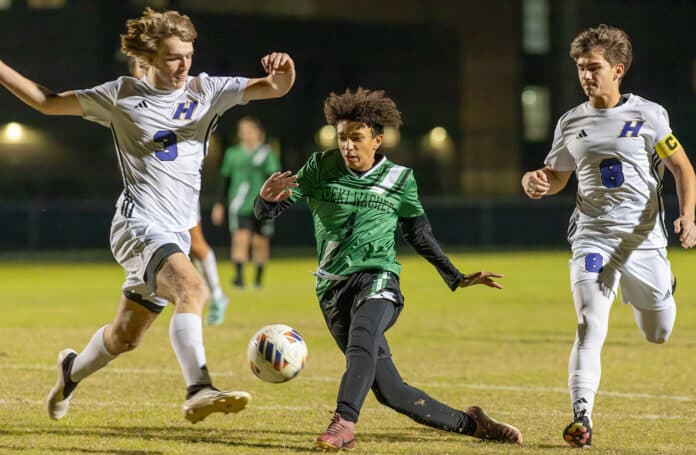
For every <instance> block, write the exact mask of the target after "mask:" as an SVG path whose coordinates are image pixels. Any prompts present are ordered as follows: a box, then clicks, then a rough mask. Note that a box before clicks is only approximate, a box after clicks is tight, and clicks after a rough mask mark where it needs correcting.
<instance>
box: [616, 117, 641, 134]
mask: <svg viewBox="0 0 696 455" xmlns="http://www.w3.org/2000/svg"><path fill="white" fill-rule="evenodd" d="M643 123H645V120H629V121H627V122H624V127H623V129H622V130H621V134H619V137H628V136H633V137H636V136H638V131H640V128H641V127H642V126H643Z"/></svg>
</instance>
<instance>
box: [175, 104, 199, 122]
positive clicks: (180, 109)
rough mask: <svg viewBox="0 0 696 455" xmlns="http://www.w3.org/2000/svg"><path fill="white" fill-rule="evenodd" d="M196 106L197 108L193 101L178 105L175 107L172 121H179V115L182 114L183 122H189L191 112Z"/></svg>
mask: <svg viewBox="0 0 696 455" xmlns="http://www.w3.org/2000/svg"><path fill="white" fill-rule="evenodd" d="M196 106H198V103H196V102H195V101H187V102H185V103H179V104H178V106H177V107H176V111H174V116H173V117H172V118H173V119H174V120H181V115H182V114H184V119H185V120H191V116H192V115H193V111H194V110H195V109H196Z"/></svg>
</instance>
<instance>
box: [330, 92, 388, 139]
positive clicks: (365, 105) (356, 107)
mask: <svg viewBox="0 0 696 455" xmlns="http://www.w3.org/2000/svg"><path fill="white" fill-rule="evenodd" d="M324 116H325V117H326V122H327V123H328V124H329V125H333V126H336V124H337V123H338V122H339V121H341V120H349V121H355V122H361V123H364V124H365V125H367V126H369V127H370V128H371V129H372V133H373V134H381V133H382V132H383V131H384V127H385V126H392V127H394V128H399V127H400V126H401V112H399V110H398V109H397V107H396V103H394V101H393V100H392V99H391V98H389V97H387V96H385V94H384V90H368V89H364V88H362V87H358V89H357V90H356V91H355V92H351V91H350V89H346V91H345V92H344V93H342V94H341V95H337V94H336V93H334V92H331V94H330V95H329V97H328V98H326V101H324Z"/></svg>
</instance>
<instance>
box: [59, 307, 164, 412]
mask: <svg viewBox="0 0 696 455" xmlns="http://www.w3.org/2000/svg"><path fill="white" fill-rule="evenodd" d="M150 306H151V307H152V308H153V309H148V308H146V307H145V306H143V305H142V304H140V303H136V302H134V301H132V300H129V299H127V298H126V297H125V296H121V301H120V303H119V307H118V310H117V312H116V316H115V317H114V319H113V321H112V322H111V324H108V325H105V326H103V327H101V328H100V329H99V330H97V331H96V333H95V334H94V335H93V336H92V338H91V339H90V341H89V342H88V343H87V345H86V346H85V348H84V349H83V350H82V352H80V353H79V354H78V353H77V352H75V351H73V350H72V349H65V350H63V351H61V353H60V354H59V356H58V380H57V382H56V385H55V386H54V387H53V389H51V392H50V393H49V396H48V399H47V410H48V414H49V416H50V417H51V418H52V419H60V418H62V417H64V416H65V414H66V413H67V412H68V409H69V407H70V402H71V400H72V393H73V391H74V390H75V387H77V384H78V383H79V382H80V381H82V380H83V379H85V378H87V377H88V376H90V375H91V374H93V373H95V372H96V371H98V370H100V369H102V368H104V367H105V366H107V365H108V364H109V362H111V361H112V360H113V359H115V358H116V357H117V356H118V355H120V354H122V353H124V352H127V351H131V350H133V349H135V348H136V347H137V346H138V344H139V342H140V340H141V339H142V337H143V335H144V334H145V332H146V331H147V329H148V328H149V327H150V325H151V324H152V322H153V321H154V320H155V318H156V317H157V315H158V314H159V312H160V311H161V309H162V307H156V306H152V305H150Z"/></svg>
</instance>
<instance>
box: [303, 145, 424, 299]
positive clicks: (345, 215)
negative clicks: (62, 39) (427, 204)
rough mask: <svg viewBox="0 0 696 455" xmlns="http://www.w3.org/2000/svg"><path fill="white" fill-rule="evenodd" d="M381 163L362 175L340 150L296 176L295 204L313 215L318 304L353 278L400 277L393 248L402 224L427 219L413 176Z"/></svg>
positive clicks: (316, 155) (318, 158)
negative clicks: (363, 274) (366, 274)
mask: <svg viewBox="0 0 696 455" xmlns="http://www.w3.org/2000/svg"><path fill="white" fill-rule="evenodd" d="M376 159H377V160H378V161H377V163H375V165H374V166H373V167H372V169H370V170H369V171H367V172H366V173H364V174H362V175H358V174H356V173H355V172H353V171H351V170H350V169H349V168H348V167H347V166H346V165H345V162H344V160H343V157H342V156H341V153H340V151H339V150H329V151H326V152H318V153H314V154H313V155H312V156H311V157H310V158H309V159H308V160H307V162H306V163H305V164H304V166H302V168H301V169H300V170H299V171H298V173H297V175H298V179H297V182H298V184H299V187H298V188H293V190H292V191H293V195H292V196H291V200H292V201H293V202H294V201H297V200H298V199H302V198H303V199H305V201H306V202H307V205H308V206H309V209H310V210H311V212H312V217H313V220H314V235H315V237H316V241H317V255H318V261H319V267H318V268H317V271H316V273H315V274H316V276H317V289H316V290H317V295H318V297H319V299H321V297H322V295H323V294H324V292H325V291H326V290H327V289H328V288H329V287H331V285H332V284H333V283H334V282H336V281H341V280H344V279H346V277H347V276H348V275H350V274H351V273H354V272H359V271H365V270H385V271H390V272H393V273H395V274H396V275H399V273H400V272H401V264H399V262H398V261H397V260H396V250H395V247H394V243H395V239H394V236H395V232H396V226H397V222H398V220H399V218H410V217H415V216H419V215H422V214H423V213H424V212H423V207H422V205H421V203H420V200H419V199H418V188H417V186H416V180H415V178H414V177H413V171H412V170H411V169H409V168H406V167H403V166H398V165H396V164H394V163H392V162H391V161H389V160H388V159H387V158H386V157H384V156H379V155H378V156H377V157H376Z"/></svg>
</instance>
